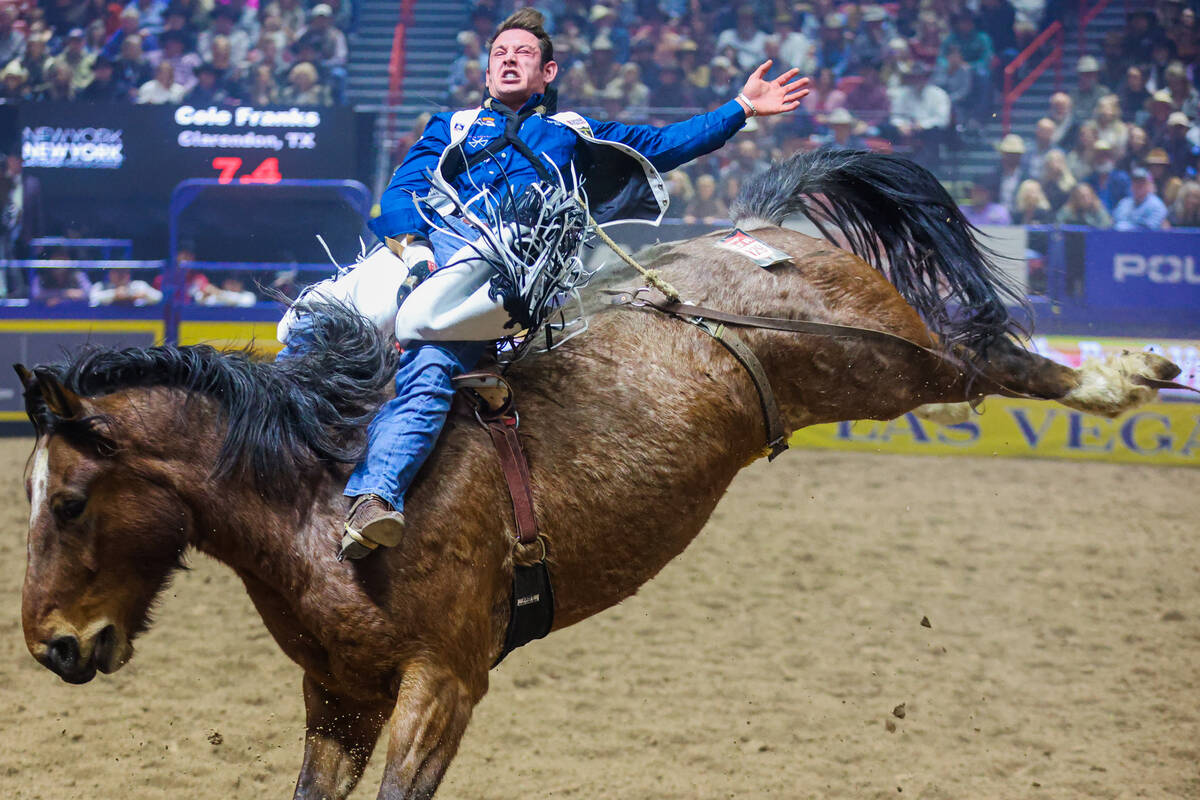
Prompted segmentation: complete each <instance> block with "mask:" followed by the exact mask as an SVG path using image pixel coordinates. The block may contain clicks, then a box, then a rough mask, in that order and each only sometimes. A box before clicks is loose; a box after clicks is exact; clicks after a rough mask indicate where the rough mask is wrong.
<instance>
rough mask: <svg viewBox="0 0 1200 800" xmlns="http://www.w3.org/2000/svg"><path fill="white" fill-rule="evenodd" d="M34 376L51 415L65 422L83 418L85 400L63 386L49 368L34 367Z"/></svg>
mask: <svg viewBox="0 0 1200 800" xmlns="http://www.w3.org/2000/svg"><path fill="white" fill-rule="evenodd" d="M33 376H34V378H35V380H36V381H37V388H38V389H39V390H41V394H42V401H43V402H44V403H45V405H46V409H47V410H48V411H49V412H50V413H51V414H53V415H54V416H55V417H58V418H59V419H63V420H69V419H78V418H79V417H81V416H83V400H82V399H80V397H79V395H77V394H75V393H74V392H72V391H71V390H70V389H68V388H67V387H66V386H63V384H62V381H60V380H59V379H58V376H57V375H55V374H54V372H53V371H52V370H51V369H50V368H49V367H34V368H33Z"/></svg>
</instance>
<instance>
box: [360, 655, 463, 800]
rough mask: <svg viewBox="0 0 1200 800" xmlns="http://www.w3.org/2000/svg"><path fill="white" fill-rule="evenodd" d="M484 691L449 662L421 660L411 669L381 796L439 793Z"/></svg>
mask: <svg viewBox="0 0 1200 800" xmlns="http://www.w3.org/2000/svg"><path fill="white" fill-rule="evenodd" d="M484 681H486V673H485V676H484ZM482 696H483V688H482V687H481V688H480V689H479V690H478V691H472V690H471V688H470V687H469V686H468V684H467V683H466V681H464V680H462V679H461V678H459V677H458V676H457V675H455V674H454V672H453V671H452V670H451V669H449V668H447V667H444V666H441V665H435V664H431V663H428V662H420V663H416V664H411V665H409V667H408V668H406V669H405V671H404V678H403V680H402V681H401V683H400V696H399V697H398V698H397V699H396V710H395V711H394V712H393V714H392V719H391V722H390V723H389V725H388V728H389V733H390V737H389V741H388V755H387V759H388V763H387V768H386V769H385V771H384V775H383V785H382V786H381V787H380V789H379V800H427V798H430V797H433V793H434V792H436V791H437V787H438V784H440V783H441V782H442V776H443V775H445V773H446V768H447V767H449V766H450V760H451V759H453V758H454V754H455V753H456V752H457V751H458V743H459V741H461V740H462V736H463V733H464V732H465V731H466V730H467V722H468V721H470V719H471V711H472V709H474V707H475V703H477V702H478V701H479V699H480V698H481V697H482Z"/></svg>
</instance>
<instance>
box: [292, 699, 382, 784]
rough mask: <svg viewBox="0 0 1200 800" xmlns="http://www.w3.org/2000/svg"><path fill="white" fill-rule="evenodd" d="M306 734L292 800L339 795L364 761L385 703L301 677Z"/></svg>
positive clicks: (356, 776) (359, 773)
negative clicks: (356, 697) (350, 696)
mask: <svg viewBox="0 0 1200 800" xmlns="http://www.w3.org/2000/svg"><path fill="white" fill-rule="evenodd" d="M304 707H305V711H306V715H307V729H308V730H307V735H306V736H305V739H304V765H303V766H302V767H301V768H300V778H299V780H297V781H296V795H295V798H296V800H344V798H346V797H349V796H350V792H352V791H353V790H354V786H355V784H357V783H358V779H359V778H360V777H361V776H362V773H363V770H364V769H365V768H366V766H367V759H369V758H370V757H371V751H372V750H373V749H374V748H375V742H376V740H378V739H379V732H380V730H382V729H383V723H384V722H386V721H387V718H388V713H389V712H390V711H391V707H390V704H389V703H387V702H384V703H382V704H364V703H361V702H357V701H353V700H348V699H346V698H344V697H340V696H338V695H335V694H333V693H331V692H329V691H327V690H326V689H324V688H323V687H322V686H321V685H320V684H318V683H317V682H316V681H314V680H313V679H312V678H310V677H308V676H307V675H305V676H304Z"/></svg>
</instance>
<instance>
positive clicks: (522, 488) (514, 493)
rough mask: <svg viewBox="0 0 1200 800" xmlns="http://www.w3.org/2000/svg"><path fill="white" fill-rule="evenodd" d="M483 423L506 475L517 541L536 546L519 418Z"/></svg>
mask: <svg viewBox="0 0 1200 800" xmlns="http://www.w3.org/2000/svg"><path fill="white" fill-rule="evenodd" d="M484 424H485V425H487V430H488V433H489V434H490V435H491V437H492V444H494V445H495V446H496V455H498V456H499V457H500V469H501V470H503V472H504V481H505V482H506V483H507V484H508V494H509V496H510V497H512V504H513V516H514V518H515V519H516V521H517V541H518V542H520V543H521V544H533V543H534V542H536V541H537V538H538V525H537V516H536V515H535V514H534V513H533V489H532V487H531V485H530V480H529V463H528V462H527V461H526V459H525V452H524V451H523V450H521V442H520V440H519V439H518V438H517V425H518V421H517V417H516V415H513V416H505V417H498V418H496V419H484Z"/></svg>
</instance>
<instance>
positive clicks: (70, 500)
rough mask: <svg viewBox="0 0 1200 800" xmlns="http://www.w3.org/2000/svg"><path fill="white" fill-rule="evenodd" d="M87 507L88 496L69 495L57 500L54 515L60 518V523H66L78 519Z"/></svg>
mask: <svg viewBox="0 0 1200 800" xmlns="http://www.w3.org/2000/svg"><path fill="white" fill-rule="evenodd" d="M86 507H87V498H86V497H67V498H64V499H62V500H59V501H57V502H55V504H54V517H55V519H57V520H58V524H59V525H65V524H66V523H68V522H72V521H73V520H76V519H78V518H79V515H80V514H82V513H83V509H84V508H86Z"/></svg>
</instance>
